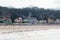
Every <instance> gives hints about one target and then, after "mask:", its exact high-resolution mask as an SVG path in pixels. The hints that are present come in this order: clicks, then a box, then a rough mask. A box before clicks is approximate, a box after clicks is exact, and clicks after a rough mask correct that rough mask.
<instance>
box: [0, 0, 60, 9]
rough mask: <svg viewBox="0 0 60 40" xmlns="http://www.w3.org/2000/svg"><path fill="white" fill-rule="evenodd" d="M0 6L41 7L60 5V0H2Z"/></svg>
mask: <svg viewBox="0 0 60 40" xmlns="http://www.w3.org/2000/svg"><path fill="white" fill-rule="evenodd" d="M0 6H7V7H15V8H23V7H29V6H30V7H31V6H36V7H39V8H57V7H60V0H0Z"/></svg>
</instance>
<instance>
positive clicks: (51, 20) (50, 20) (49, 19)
mask: <svg viewBox="0 0 60 40" xmlns="http://www.w3.org/2000/svg"><path fill="white" fill-rule="evenodd" d="M47 21H48V23H49V24H51V23H55V20H54V19H52V18H48V19H47Z"/></svg>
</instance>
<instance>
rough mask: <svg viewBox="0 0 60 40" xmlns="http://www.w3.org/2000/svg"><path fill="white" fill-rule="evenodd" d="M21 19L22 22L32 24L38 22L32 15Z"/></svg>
mask: <svg viewBox="0 0 60 40" xmlns="http://www.w3.org/2000/svg"><path fill="white" fill-rule="evenodd" d="M23 21H24V23H32V24H36V23H37V22H38V21H37V19H36V18H34V17H31V18H27V19H24V20H23Z"/></svg>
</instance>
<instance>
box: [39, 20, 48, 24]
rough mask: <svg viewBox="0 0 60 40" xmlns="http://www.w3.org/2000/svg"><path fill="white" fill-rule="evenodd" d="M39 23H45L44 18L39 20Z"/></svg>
mask: <svg viewBox="0 0 60 40" xmlns="http://www.w3.org/2000/svg"><path fill="white" fill-rule="evenodd" d="M39 23H43V24H44V23H47V22H46V20H40V21H39Z"/></svg>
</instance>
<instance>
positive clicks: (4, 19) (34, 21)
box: [0, 17, 60, 24]
mask: <svg viewBox="0 0 60 40" xmlns="http://www.w3.org/2000/svg"><path fill="white" fill-rule="evenodd" d="M0 23H6V24H10V23H12V20H11V18H10V17H0ZM14 23H32V24H38V23H39V24H45V23H49V24H52V23H60V19H56V20H54V19H51V18H48V19H47V20H37V19H36V18H34V17H30V18H25V19H22V17H18V18H16V19H14Z"/></svg>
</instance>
